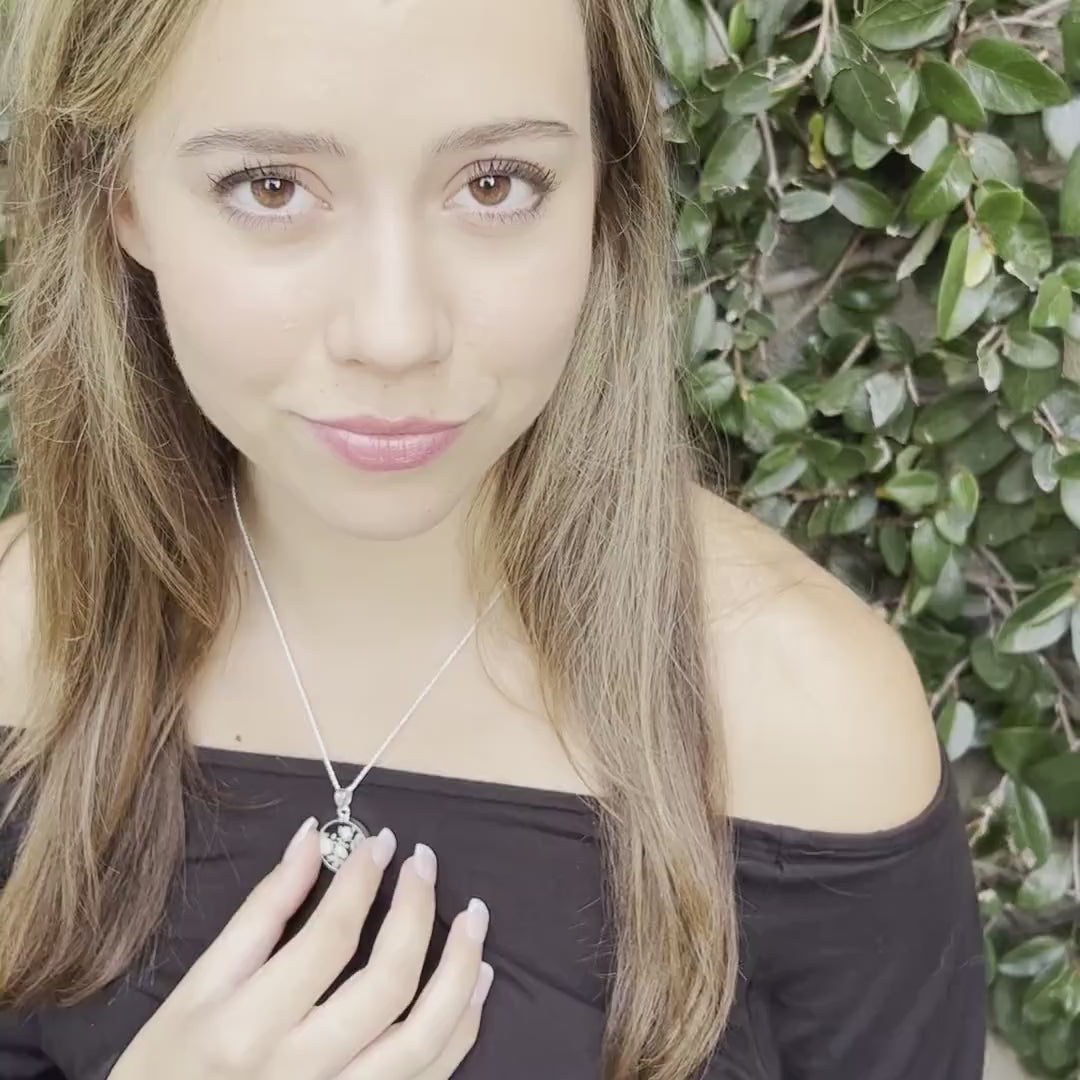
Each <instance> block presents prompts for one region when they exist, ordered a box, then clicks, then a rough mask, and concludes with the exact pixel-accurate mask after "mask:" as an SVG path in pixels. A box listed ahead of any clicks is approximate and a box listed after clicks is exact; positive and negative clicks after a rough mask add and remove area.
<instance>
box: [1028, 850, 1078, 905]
mask: <svg viewBox="0 0 1080 1080" xmlns="http://www.w3.org/2000/svg"><path fill="white" fill-rule="evenodd" d="M1071 881H1072V863H1071V861H1070V860H1069V859H1068V858H1067V857H1066V856H1065V855H1063V854H1062V853H1061V852H1058V851H1054V852H1051V854H1050V857H1049V858H1048V859H1047V860H1046V862H1045V863H1043V865H1042V866H1040V867H1038V869H1036V870H1033V871H1032V872H1031V873H1030V874H1028V876H1027V877H1026V878H1025V879H1024V880H1023V881H1022V882H1021V884H1020V888H1019V890H1018V891H1017V894H1016V903H1017V906H1018V907H1022V908H1026V909H1027V910H1029V911H1038V910H1039V909H1040V908H1045V907H1048V906H1049V905H1050V904H1054V903H1056V902H1057V901H1058V900H1061V899H1063V898H1064V897H1065V894H1066V893H1067V892H1068V890H1069V883H1070V882H1071Z"/></svg>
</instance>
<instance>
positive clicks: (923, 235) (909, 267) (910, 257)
mask: <svg viewBox="0 0 1080 1080" xmlns="http://www.w3.org/2000/svg"><path fill="white" fill-rule="evenodd" d="M945 221H946V217H939V218H938V219H937V221H931V222H930V223H929V224H928V225H924V226H923V227H922V230H921V231H920V232H919V235H918V236H917V237H916V238H915V243H914V244H912V245H911V247H910V248H909V249H908V252H907V254H906V255H905V256H904V257H903V258H902V259H901V260H900V265H899V266H898V267H897V268H896V280H897V281H903V280H904V278H906V277H911V275H912V274H913V273H915V271H916V270H918V269H919V267H920V266H922V265H923V264H924V263H925V262H926V260H927V259H928V258H930V253H931V252H932V251H933V250H934V248H935V247H936V245H937V242H938V240H940V239H941V234H942V233H943V232H944V231H945Z"/></svg>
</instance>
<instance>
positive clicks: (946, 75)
mask: <svg viewBox="0 0 1080 1080" xmlns="http://www.w3.org/2000/svg"><path fill="white" fill-rule="evenodd" d="M919 78H920V80H921V82H922V90H923V93H924V94H925V95H926V100H927V101H928V102H929V104H930V107H931V108H932V109H934V110H936V111H937V112H939V113H941V115H942V116H944V117H946V118H947V119H949V120H952V121H953V122H954V123H957V124H963V126H964V127H966V128H981V127H985V126H986V110H985V109H984V108H983V107H982V104H981V103H980V101H979V99H978V98H977V97H976V96H975V91H974V90H972V89H971V87H970V86H969V85H968V82H967V80H966V79H965V78H964V76H963V75H961V74H960V72H959V71H957V70H956V68H954V67H952V66H951V65H950V64H946V63H945V62H944V61H942V60H934V59H933V58H930V59H927V60H924V61H923V63H922V66H921V67H920V68H919Z"/></svg>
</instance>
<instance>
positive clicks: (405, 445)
mask: <svg viewBox="0 0 1080 1080" xmlns="http://www.w3.org/2000/svg"><path fill="white" fill-rule="evenodd" d="M308 423H309V424H310V425H311V428H312V430H313V431H314V433H315V436H316V438H318V439H319V440H321V441H322V442H323V443H324V444H325V445H326V446H327V447H329V448H330V450H331V451H332V452H333V453H334V454H335V455H337V457H339V458H340V459H341V460H342V461H344V462H345V463H346V464H347V465H353V466H355V467H356V468H358V469H368V470H370V471H373V472H391V471H396V470H399V469H415V468H417V466H420V465H425V464H427V462H429V461H432V460H433V459H434V458H437V457H438V456H439V455H440V454H441V453H442V452H443V451H444V450H446V449H447V448H448V447H449V446H450V445H451V443H453V442H454V440H455V439H456V438H457V437H458V435H459V434H460V433H461V428H462V426H463V425H459V426H458V427H452V428H447V429H446V430H445V431H432V432H429V433H427V434H424V435H357V434H356V433H355V432H352V431H344V430H343V429H342V428H335V427H329V426H327V425H326V424H318V423H315V422H314V421H308Z"/></svg>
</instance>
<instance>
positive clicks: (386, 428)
mask: <svg viewBox="0 0 1080 1080" xmlns="http://www.w3.org/2000/svg"><path fill="white" fill-rule="evenodd" d="M312 422H313V423H316V424H324V425H325V426H327V427H333V428H341V429H342V430H343V431H351V432H353V433H354V434H356V435H431V434H433V433H435V432H439V431H446V430H447V429H448V428H455V427H461V424H462V421H458V420H424V419H423V418H422V417H419V416H406V417H404V418H402V419H401V420H385V419H383V418H382V417H381V416H341V417H338V418H336V419H333V420H315V421H312Z"/></svg>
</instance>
